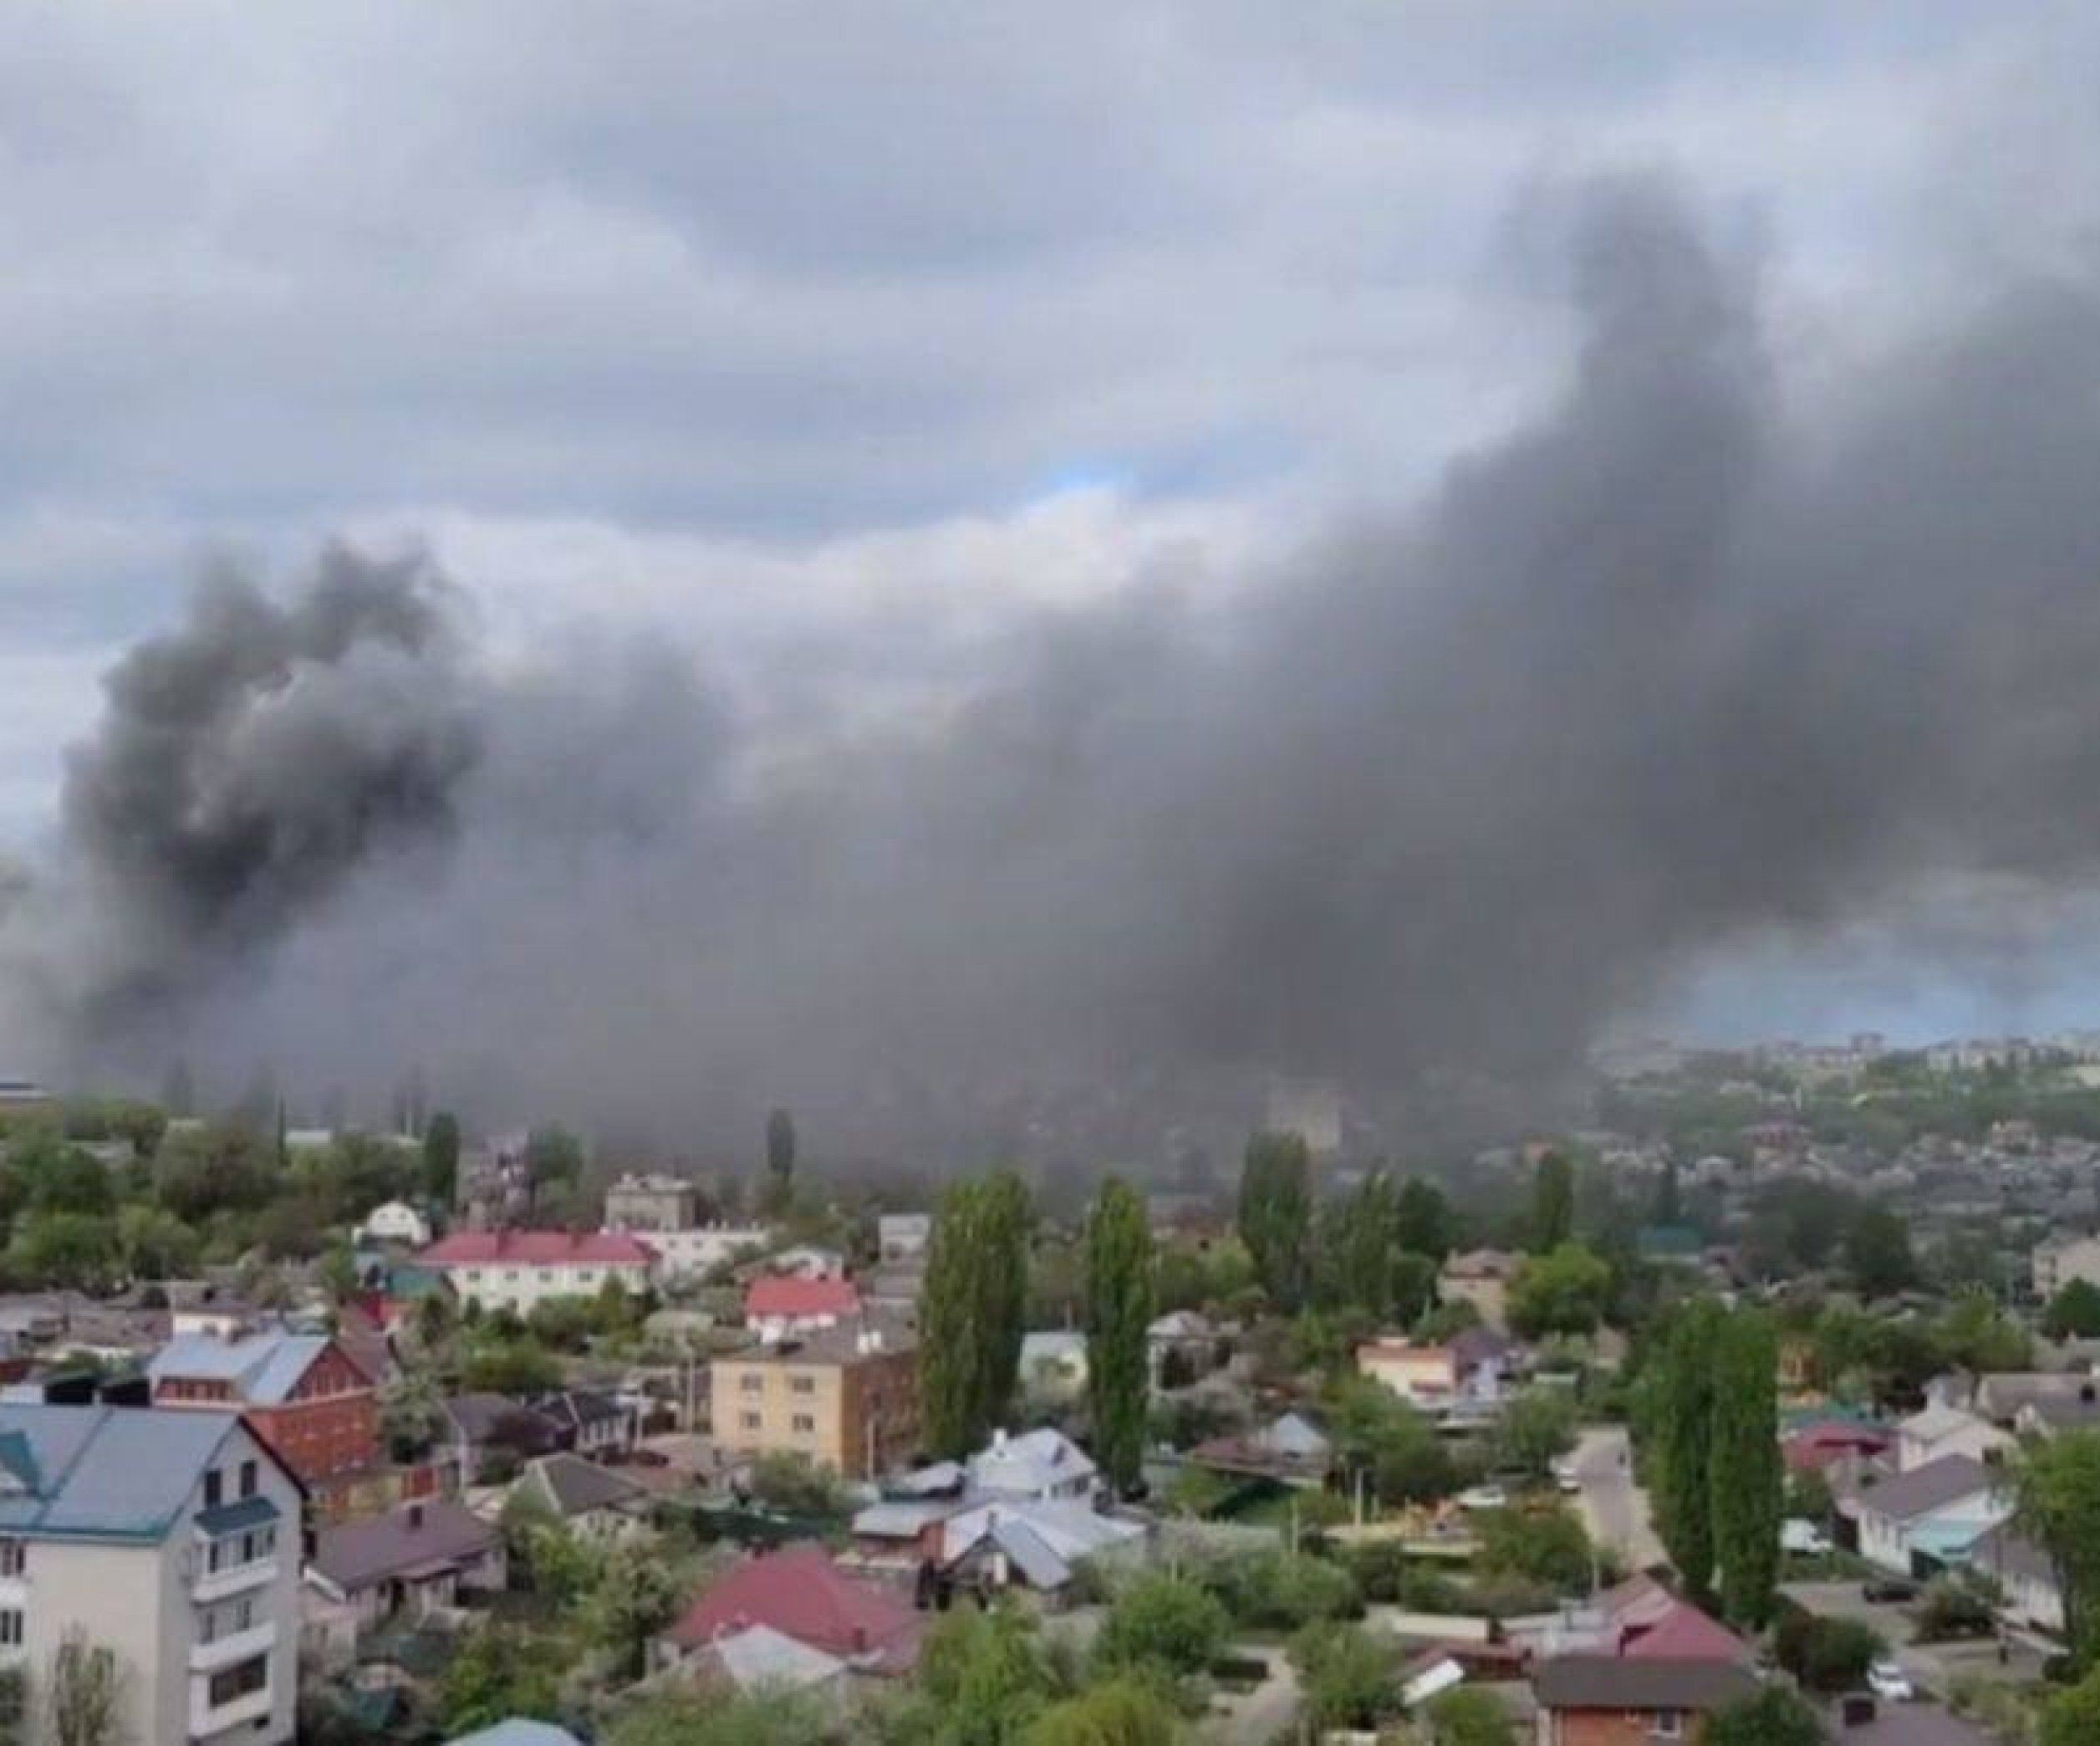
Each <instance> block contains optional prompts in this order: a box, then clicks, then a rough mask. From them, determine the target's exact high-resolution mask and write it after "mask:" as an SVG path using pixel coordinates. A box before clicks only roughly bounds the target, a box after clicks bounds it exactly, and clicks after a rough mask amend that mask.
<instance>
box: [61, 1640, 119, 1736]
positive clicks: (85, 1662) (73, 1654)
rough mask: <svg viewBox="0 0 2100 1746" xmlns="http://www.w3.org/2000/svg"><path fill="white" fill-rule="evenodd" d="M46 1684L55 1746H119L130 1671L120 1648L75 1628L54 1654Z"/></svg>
mask: <svg viewBox="0 0 2100 1746" xmlns="http://www.w3.org/2000/svg"><path fill="white" fill-rule="evenodd" d="M43 1683H44V1716H45V1718H46V1720H47V1721H48V1723H49V1724H50V1730H51V1732H50V1738H51V1740H52V1742H53V1746H117V1743H118V1741H119V1739H120V1733H119V1730H120V1728H121V1727H122V1726H123V1721H124V1687H125V1669H124V1667H122V1665H121V1664H120V1663H119V1662H118V1660H117V1657H116V1652H115V1650H113V1649H111V1648H110V1647H109V1646H106V1645H104V1644H101V1643H96V1642H92V1641H89V1637H88V1635H87V1633H86V1632H85V1631H83V1630H82V1629H80V1627H79V1626H69V1627H68V1628H67V1630H66V1631H65V1634H64V1636H62V1637H61V1638H60V1639H59V1646H58V1648H57V1649H56V1650H55V1651H54V1652H53V1654H52V1657H51V1665H50V1668H49V1671H48V1672H47V1673H46V1675H45V1677H44V1682H43Z"/></svg>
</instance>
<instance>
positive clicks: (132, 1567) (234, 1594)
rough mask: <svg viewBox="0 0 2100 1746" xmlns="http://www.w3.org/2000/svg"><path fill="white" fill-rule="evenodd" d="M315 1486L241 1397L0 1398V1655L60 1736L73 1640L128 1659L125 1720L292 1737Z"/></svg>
mask: <svg viewBox="0 0 2100 1746" xmlns="http://www.w3.org/2000/svg"><path fill="white" fill-rule="evenodd" d="M299 1509H300V1498H299V1490H298V1483H297V1482H296V1481H294V1480H293V1478H292V1476H291V1474H290V1473H289V1472H288V1470H287V1469H286V1468H283V1466H282V1465H281V1464H280V1463H278V1459H277V1458H276V1457H274V1456H273V1455H272V1454H271V1453H270V1452H269V1450H268V1448H267V1447H264V1445H263V1443H262V1442H260V1441H259V1440H257V1437H255V1436H254V1434H253V1433H252V1432H250V1431H248V1430H247V1427H245V1426H243V1425H242V1422H241V1421H240V1419H239V1418H238V1417H237V1416H236V1415H234V1414H232V1413H230V1412H227V1413H220V1412H194V1411H192V1412H171V1411H165V1410H162V1409H160V1408H157V1407H101V1406H96V1407H49V1406H29V1405H12V1404H10V1405H0V1662H12V1663H13V1664H14V1665H16V1666H18V1667H20V1668H21V1669H22V1670H23V1675H24V1677H25V1680H26V1682H27V1689H26V1691H25V1693H24V1698H25V1702H24V1707H23V1717H24V1719H23V1733H22V1735H21V1738H23V1740H24V1741H25V1742H27V1743H28V1746H45V1743H47V1742H49V1741H51V1740H53V1739H54V1738H56V1737H57V1736H56V1733H55V1731H54V1726H53V1720H52V1717H51V1714H50V1710H49V1705H50V1702H51V1692H52V1690H53V1682H54V1677H55V1674H54V1670H55V1669H56V1667H58V1665H59V1661H60V1657H61V1651H62V1650H63V1649H64V1647H65V1646H67V1645H68V1644H69V1642H76V1641H77V1642H78V1643H79V1644H80V1645H81V1646H83V1648H84V1650H85V1651H86V1652H89V1653H96V1652H103V1651H106V1652H108V1654H109V1655H110V1657H112V1658H113V1660H114V1662H115V1671H116V1676H117V1687H118V1692H119V1698H118V1702H119V1704H120V1720H119V1723H118V1727H117V1729H116V1731H115V1735H114V1736H113V1738H123V1739H126V1740H135V1741H138V1742H140V1746H145V1743H149V1742H150V1743H152V1746H162V1743H167V1742H187V1743H190V1746H206V1743H210V1746H217V1743H221V1742H232V1741H236V1740H238V1741H242V1742H244V1743H245V1742H253V1743H257V1746H265V1743H268V1746H276V1743H279V1742H285V1741H289V1740H291V1739H292V1738H293V1735H294V1732H295V1722H294V1716H293V1705H294V1702H295V1699H296V1698H297V1694H298V1651H299V1544H300V1541H299Z"/></svg>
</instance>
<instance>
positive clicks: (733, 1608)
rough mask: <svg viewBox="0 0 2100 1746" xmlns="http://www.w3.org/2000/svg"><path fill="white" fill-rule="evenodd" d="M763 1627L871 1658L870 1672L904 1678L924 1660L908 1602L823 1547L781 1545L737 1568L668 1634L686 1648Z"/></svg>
mask: <svg viewBox="0 0 2100 1746" xmlns="http://www.w3.org/2000/svg"><path fill="white" fill-rule="evenodd" d="M753 1625H765V1626H771V1627H772V1629H773V1630H775V1631H778V1632H780V1634H781V1635H782V1636H791V1637H793V1638H794V1639H795V1641H797V1642H798V1643H806V1644H808V1646H810V1647H811V1648H813V1649H821V1650H823V1651H824V1652H826V1653H827V1654H829V1655H836V1656H839V1657H844V1658H847V1659H854V1658H857V1657H873V1660H872V1662H870V1663H869V1665H870V1667H871V1668H872V1670H873V1671H874V1672H880V1673H907V1672H910V1670H911V1668H912V1667H913V1666H914V1665H915V1663H916V1662H917V1661H918V1659H919V1642H920V1636H922V1635H923V1634H924V1627H925V1621H924V1620H923V1619H922V1617H921V1616H920V1614H918V1613H917V1612H915V1611H913V1609H912V1607H911V1605H910V1602H909V1601H905V1600H902V1599H900V1597H898V1596H897V1595H893V1594H891V1593H890V1592H889V1590H887V1589H884V1588H881V1587H879V1586H878V1585H876V1584H874V1583H872V1582H864V1581H862V1580H859V1578H857V1577H853V1576H849V1575H846V1574H845V1572H844V1571H843V1570H840V1569H839V1568H838V1565H835V1564H833V1562H832V1560H831V1555H830V1554H829V1553H828V1552H826V1551H825V1550H824V1549H823V1547H822V1546H812V1545H800V1546H787V1547H783V1548H782V1549H781V1550H779V1551H777V1552H772V1553H767V1554H765V1555H761V1556H759V1557H756V1558H752V1559H750V1560H747V1561H746V1562H745V1563H743V1564H741V1565H737V1568H736V1569H735V1570H731V1571H730V1572H729V1574H728V1575H726V1576H724V1577H723V1578H722V1579H721V1580H720V1581H719V1582H717V1583H716V1584H715V1585H714V1586H713V1587H712V1588H711V1589H709V1590H707V1592H706V1594H704V1595H701V1597H700V1598H699V1599H698V1600H697V1601H694V1602H693V1604H692V1605H691V1606H689V1607H687V1608H686V1612H685V1616H683V1617H682V1618H680V1620H679V1621H678V1622H677V1623H676V1624H675V1625H674V1626H671V1628H670V1631H668V1632H666V1633H665V1635H667V1636H669V1637H670V1640H671V1641H673V1642H675V1643H676V1644H678V1645H679V1646H680V1647H681V1648H686V1649H703V1648H705V1647H706V1646H707V1645H708V1644H710V1643H711V1642H713V1641H715V1640H716V1638H717V1637H720V1636H726V1635H729V1634H730V1633H731V1632H734V1631H743V1630H747V1629H748V1628H749V1627H750V1626H753Z"/></svg>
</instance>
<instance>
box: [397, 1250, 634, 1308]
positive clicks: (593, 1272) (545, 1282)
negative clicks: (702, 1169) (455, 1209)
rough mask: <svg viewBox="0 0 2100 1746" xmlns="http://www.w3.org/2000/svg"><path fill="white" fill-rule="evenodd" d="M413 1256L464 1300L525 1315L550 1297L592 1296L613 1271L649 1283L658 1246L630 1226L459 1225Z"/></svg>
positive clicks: (629, 1284) (623, 1280)
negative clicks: (549, 1228) (539, 1227)
mask: <svg viewBox="0 0 2100 1746" xmlns="http://www.w3.org/2000/svg"><path fill="white" fill-rule="evenodd" d="M416 1261H417V1263H418V1264H420V1265H421V1266H424V1267H428V1268H433V1269H436V1270H437V1271H438V1272H440V1273H441V1274H444V1275H445V1279H446V1283H447V1284H450V1285H451V1288H452V1290H453V1292H454V1293H455V1294H456V1295H457V1297H458V1298H459V1300H460V1301H461V1303H462V1304H465V1303H468V1302H474V1303H478V1304H480V1305H481V1306H482V1309H484V1310H516V1311H517V1314H519V1315H525V1314H527V1313H528V1312H529V1311H530V1310H531V1309H532V1307H533V1305H534V1304H543V1303H545V1302H546V1301H547V1300H548V1299H549V1298H563V1297H594V1296H595V1295H596V1294H598V1293H599V1292H600V1291H602V1290H604V1289H605V1281H606V1280H607V1279H618V1280H619V1283H620V1284H621V1285H622V1286H623V1287H624V1288H625V1289H627V1290H628V1291H630V1292H642V1291H646V1290H647V1289H649V1287H650V1284H651V1283H652V1281H653V1280H654V1279H655V1270H656V1251H655V1248H653V1247H652V1246H651V1245H650V1244H649V1243H645V1242H644V1241H643V1240H642V1239H641V1238H639V1237H634V1236H630V1235H629V1234H628V1233H625V1232H624V1231H587V1232H582V1233H573V1232H569V1231H455V1232H454V1233H452V1234H451V1236H449V1237H446V1238H442V1239H441V1240H440V1241H439V1242H437V1243H432V1244H431V1247H430V1248H426V1249H425V1250H423V1251H422V1252H421V1253H420V1254H418V1255H417V1256H416Z"/></svg>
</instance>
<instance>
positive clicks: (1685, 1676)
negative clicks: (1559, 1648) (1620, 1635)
mask: <svg viewBox="0 0 2100 1746" xmlns="http://www.w3.org/2000/svg"><path fill="white" fill-rule="evenodd" d="M1756 1689H1757V1677H1756V1675H1755V1674H1754V1673H1752V1672H1751V1671H1750V1670H1749V1669H1748V1668H1747V1667H1742V1666H1741V1665H1739V1664H1738V1663H1736V1662H1730V1661H1667V1660H1665V1661H1628V1660H1626V1659H1624V1658H1623V1657H1619V1656H1616V1655H1557V1656H1555V1657H1552V1659H1551V1660H1550V1661H1543V1662H1540V1663H1539V1664H1538V1666H1537V1667H1536V1668H1535V1669H1534V1670H1533V1672H1532V1690H1533V1691H1534V1692H1536V1693H1537V1697H1538V1702H1539V1708H1542V1709H1557V1710H1588V1709H1602V1710H1664V1709H1681V1710H1714V1709H1720V1708H1722V1707H1723V1706H1724V1705H1726V1704H1730V1703H1734V1702H1735V1701H1736V1699H1737V1698H1747V1697H1748V1696H1750V1694H1751V1692H1755V1691H1756Z"/></svg>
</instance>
